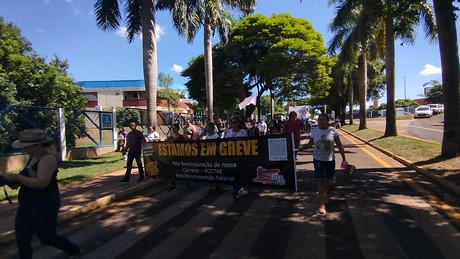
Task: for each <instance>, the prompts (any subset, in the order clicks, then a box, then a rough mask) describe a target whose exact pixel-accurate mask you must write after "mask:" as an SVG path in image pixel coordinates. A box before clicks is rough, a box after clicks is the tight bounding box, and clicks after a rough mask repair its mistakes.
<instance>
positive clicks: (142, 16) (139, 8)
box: [94, 0, 158, 125]
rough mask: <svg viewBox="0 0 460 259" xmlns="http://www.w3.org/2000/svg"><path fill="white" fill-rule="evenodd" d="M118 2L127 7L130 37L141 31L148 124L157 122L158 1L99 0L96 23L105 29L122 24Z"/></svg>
mask: <svg viewBox="0 0 460 259" xmlns="http://www.w3.org/2000/svg"><path fill="white" fill-rule="evenodd" d="M119 2H120V3H123V2H124V10H125V11H126V19H125V23H126V24H127V33H128V36H127V37H128V41H129V42H130V43H131V42H132V41H133V40H134V38H135V37H136V36H140V35H141V33H142V53H143V55H142V60H143V65H144V81H145V91H146V99H147V125H151V124H156V122H157V119H156V118H157V116H156V114H157V106H156V103H157V101H156V92H157V77H158V63H157V42H156V30H155V1H154V0H142V1H133V0H126V1H122V0H120V1H119V0H96V2H95V4H94V12H95V14H96V23H97V26H98V27H99V28H101V29H102V30H103V31H114V30H117V29H118V28H119V27H120V22H121V21H122V16H121V14H120V7H119Z"/></svg>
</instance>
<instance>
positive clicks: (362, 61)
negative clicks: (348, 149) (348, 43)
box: [358, 52, 367, 130]
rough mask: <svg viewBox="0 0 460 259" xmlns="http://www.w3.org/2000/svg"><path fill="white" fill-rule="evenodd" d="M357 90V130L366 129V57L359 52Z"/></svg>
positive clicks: (363, 53)
mask: <svg viewBox="0 0 460 259" xmlns="http://www.w3.org/2000/svg"><path fill="white" fill-rule="evenodd" d="M358 88H359V92H358V94H359V129H360V130H362V129H367V123H366V97H367V57H366V53H365V52H361V54H360V55H359V57H358Z"/></svg>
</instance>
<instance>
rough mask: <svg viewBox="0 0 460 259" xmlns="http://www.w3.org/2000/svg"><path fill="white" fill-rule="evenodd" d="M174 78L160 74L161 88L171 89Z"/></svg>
mask: <svg viewBox="0 0 460 259" xmlns="http://www.w3.org/2000/svg"><path fill="white" fill-rule="evenodd" d="M173 82H174V80H173V78H172V77H171V76H170V75H169V74H167V75H166V74H164V73H163V72H160V73H159V74H158V83H159V87H161V88H169V87H171V86H172V85H173Z"/></svg>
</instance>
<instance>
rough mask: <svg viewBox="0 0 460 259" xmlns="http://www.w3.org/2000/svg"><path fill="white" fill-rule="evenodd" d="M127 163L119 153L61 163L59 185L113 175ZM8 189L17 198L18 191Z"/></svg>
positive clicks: (0, 195) (1, 195)
mask: <svg viewBox="0 0 460 259" xmlns="http://www.w3.org/2000/svg"><path fill="white" fill-rule="evenodd" d="M125 163H126V162H125V161H124V160H123V159H122V155H121V153H119V152H112V153H109V154H106V155H102V156H99V157H96V158H88V159H82V160H72V161H61V162H59V173H58V181H59V184H66V183H69V182H72V181H79V180H83V179H85V178H90V177H94V176H97V175H103V174H107V173H111V172H113V171H116V170H120V169H123V167H124V165H125ZM6 189H7V192H8V195H9V196H11V197H15V196H17V194H18V190H13V189H10V188H9V187H6ZM4 198H5V194H4V193H3V191H2V192H0V199H4Z"/></svg>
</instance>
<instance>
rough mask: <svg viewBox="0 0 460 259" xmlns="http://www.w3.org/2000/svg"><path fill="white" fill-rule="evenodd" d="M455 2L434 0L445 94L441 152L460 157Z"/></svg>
mask: <svg viewBox="0 0 460 259" xmlns="http://www.w3.org/2000/svg"><path fill="white" fill-rule="evenodd" d="M452 2H453V1H445V0H434V1H433V4H434V11H435V14H436V24H437V30H438V36H439V50H440V53H441V64H442V85H443V96H444V107H445V113H444V135H443V139H442V150H441V155H442V156H444V157H456V156H460V122H459V120H458V118H460V96H459V95H460V79H459V78H460V75H459V73H460V72H459V71H460V68H459V57H458V40H457V30H456V26H455V20H456V15H455V11H456V8H455V7H454V6H453V4H452Z"/></svg>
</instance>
